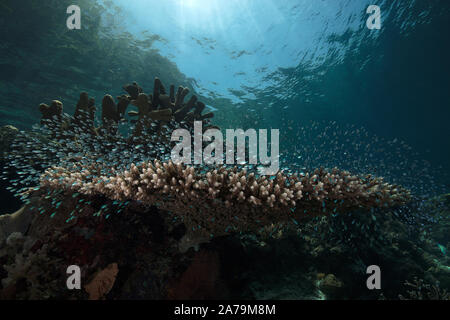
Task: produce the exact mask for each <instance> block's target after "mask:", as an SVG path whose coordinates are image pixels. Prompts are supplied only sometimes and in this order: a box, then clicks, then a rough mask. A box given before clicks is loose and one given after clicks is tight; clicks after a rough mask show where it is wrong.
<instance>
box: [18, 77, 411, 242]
mask: <svg viewBox="0 0 450 320" xmlns="http://www.w3.org/2000/svg"><path fill="white" fill-rule="evenodd" d="M124 89H125V90H126V91H127V93H129V95H122V96H120V97H117V99H118V104H116V103H115V102H114V99H113V97H112V96H110V95H105V97H104V98H103V101H102V125H101V126H100V127H95V126H94V116H93V114H94V111H95V106H94V101H93V99H92V98H89V96H88V94H87V93H81V95H80V100H79V102H78V104H77V107H76V111H75V115H74V117H73V118H70V117H69V118H67V117H66V119H61V117H59V118H58V117H53V118H52V120H51V121H52V123H58V122H59V123H64V124H65V125H64V126H62V125H61V126H58V125H54V126H50V129H51V131H52V137H55V136H56V137H58V140H57V142H55V146H54V147H52V148H47V152H49V153H53V154H54V155H55V158H57V161H53V160H52V162H51V163H49V164H50V165H42V167H43V168H44V170H45V173H44V174H43V175H42V176H40V179H39V183H40V188H41V189H50V190H65V191H67V192H68V193H81V194H84V195H88V196H102V197H107V198H109V199H111V200H113V201H123V202H127V201H129V200H134V201H140V202H142V203H144V204H147V205H156V206H158V207H159V208H160V209H163V210H167V211H169V212H171V213H174V214H176V215H177V216H178V217H181V220H182V221H183V222H184V224H185V225H186V227H187V229H188V233H189V234H195V235H192V238H198V237H200V238H203V239H204V238H208V237H211V236H212V235H214V236H217V235H224V234H229V233H232V232H248V231H249V232H259V231H262V230H263V229H264V227H266V226H269V225H272V224H279V223H284V222H287V221H291V220H294V221H295V222H297V221H298V220H300V219H302V218H304V217H310V216H315V215H326V214H331V213H337V212H346V211H350V210H354V209H357V208H367V209H370V208H377V207H390V206H397V205H402V204H404V203H405V202H407V201H408V200H409V197H410V194H409V191H408V190H405V189H403V188H402V187H400V186H396V185H390V184H388V183H385V182H384V181H383V179H382V178H377V177H372V176H371V175H367V176H356V175H352V174H350V173H349V172H347V171H342V170H339V169H337V168H334V169H332V170H327V169H323V168H321V169H316V170H315V171H312V172H310V173H305V174H285V173H282V172H279V173H278V174H277V175H276V176H274V177H270V178H269V177H265V176H258V175H256V174H255V173H254V172H249V171H247V170H246V169H245V168H243V167H242V166H241V167H234V168H231V167H227V166H219V167H217V168H216V169H212V170H209V171H207V169H206V168H205V167H198V166H192V167H191V166H185V165H181V164H174V163H172V162H171V161H170V160H169V156H170V151H171V142H170V136H171V133H172V130H174V129H178V128H186V129H191V130H192V129H193V125H194V121H201V122H202V128H203V130H204V131H206V130H207V129H208V128H210V127H211V124H210V122H209V121H210V120H209V119H210V118H211V117H212V116H213V114H211V113H206V114H202V113H203V111H204V109H205V104H203V103H202V102H200V101H198V99H197V97H196V96H194V95H193V96H191V97H190V98H189V99H187V102H184V100H185V98H186V97H187V95H188V94H189V89H187V88H184V87H181V86H180V87H179V88H178V90H177V91H176V92H175V87H174V86H171V87H170V90H169V93H168V94H167V92H166V89H165V87H164V86H163V84H162V83H161V81H160V80H159V79H158V78H156V79H155V82H154V88H153V92H152V94H146V93H144V92H143V90H142V88H141V87H140V86H139V85H138V84H137V83H133V84H132V85H127V86H124ZM130 103H131V104H132V105H134V106H136V107H137V108H138V112H134V111H132V112H131V113H130V114H131V116H137V117H138V120H136V121H135V123H136V125H135V126H134V127H133V128H131V130H130V131H131V133H130V135H129V136H128V137H126V136H122V134H121V133H120V130H118V124H119V121H120V120H121V119H122V117H123V115H124V114H125V112H126V108H127V106H128V104H130ZM44 109H45V108H44ZM61 109H62V105H60V104H58V114H60V113H61ZM43 116H44V118H46V114H43ZM55 128H57V129H58V130H57V131H55ZM53 140H55V139H53ZM27 146H28V144H27ZM32 152H35V151H34V150H33V151H32ZM22 154H23V153H22ZM17 155H20V153H17ZM30 171H31V170H30ZM24 172H26V171H24Z"/></svg>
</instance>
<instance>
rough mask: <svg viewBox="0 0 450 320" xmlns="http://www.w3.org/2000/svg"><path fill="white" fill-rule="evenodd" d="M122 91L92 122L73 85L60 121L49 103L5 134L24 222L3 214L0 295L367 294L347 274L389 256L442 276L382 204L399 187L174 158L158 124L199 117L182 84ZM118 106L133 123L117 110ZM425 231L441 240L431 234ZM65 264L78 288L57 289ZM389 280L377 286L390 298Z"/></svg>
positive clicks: (432, 254) (399, 200)
mask: <svg viewBox="0 0 450 320" xmlns="http://www.w3.org/2000/svg"><path fill="white" fill-rule="evenodd" d="M124 89H125V91H126V92H127V94H123V95H121V96H118V97H116V99H117V102H116V101H115V100H114V98H113V97H112V96H111V95H105V96H104V98H103V100H102V110H101V124H100V125H96V123H95V117H94V112H95V101H94V100H93V99H92V98H90V97H89V95H88V94H87V93H82V94H81V95H80V99H79V102H78V104H77V107H76V111H75V115H74V116H73V117H71V116H68V115H67V114H64V113H63V112H62V104H58V108H56V107H53V109H54V110H57V113H56V114H54V112H53V113H52V114H51V113H50V109H51V108H50V107H48V110H47V108H43V109H45V110H46V112H48V114H44V113H45V112H44V113H43V119H42V124H43V126H42V127H40V128H39V132H38V133H32V134H29V133H26V132H18V133H16V134H15V136H16V138H15V142H13V143H12V144H10V145H11V150H9V151H8V155H7V158H8V159H9V166H8V167H7V168H8V169H9V170H15V171H16V172H17V174H18V175H19V178H17V179H14V180H13V181H12V182H13V183H14V184H13V186H14V187H13V188H12V189H13V190H14V191H15V192H16V193H17V194H18V195H20V196H21V197H22V199H23V200H24V202H25V207H24V208H23V209H22V211H21V214H20V216H22V215H23V217H24V218H25V217H31V219H32V221H31V223H30V222H29V220H26V219H25V220H24V223H21V224H20V225H17V224H16V225H15V224H14V223H12V222H11V221H12V220H11V219H10V217H9V216H8V218H5V219H4V221H8V223H7V225H8V228H3V230H6V232H4V236H3V237H2V239H0V241H3V245H2V246H1V248H2V250H1V251H0V262H1V267H0V279H2V284H1V287H0V292H1V294H2V297H3V298H9V299H12V298H22V299H33V298H55V297H57V298H67V299H161V298H171V299H180V298H193V299H208V298H227V297H235V298H236V297H247V298H248V297H254V298H278V299H283V298H312V299H321V298H324V297H325V298H354V297H355V296H352V295H354V294H355V292H357V293H358V294H360V295H361V296H363V297H364V298H372V297H368V296H364V294H361V292H363V291H362V289H361V288H360V287H358V286H356V285H353V283H354V279H352V277H354V274H355V273H356V274H357V275H358V276H357V278H358V279H357V280H358V281H359V280H361V281H360V282H361V283H363V284H364V283H365V281H364V276H365V274H364V270H363V269H362V267H361V266H364V265H367V264H372V263H373V260H374V259H380V261H381V262H382V263H385V264H386V265H390V264H392V263H393V261H397V260H398V259H399V257H402V259H403V260H404V261H407V264H406V266H405V267H404V269H401V270H395V272H393V274H395V275H396V276H397V277H398V275H399V274H404V275H408V277H409V278H410V279H411V278H412V275H420V276H424V274H425V273H426V275H427V278H426V279H427V281H430V280H433V279H434V278H439V279H442V283H443V285H444V287H445V286H447V282H446V281H447V280H446V279H447V278H446V277H447V276H446V274H445V273H444V272H445V264H446V263H447V262H446V261H447V260H445V259H444V258H442V256H439V257H440V258H441V260H440V261H441V263H436V262H435V261H436V260H437V259H436V256H438V255H442V253H441V251H440V250H439V248H440V247H438V246H436V244H435V243H432V242H431V240H420V241H424V242H421V243H420V245H418V244H415V243H413V242H411V240H410V239H408V238H407V234H408V228H407V227H405V225H404V224H403V223H402V222H401V221H400V220H399V219H395V217H393V216H392V214H389V213H386V214H385V212H386V211H388V212H397V211H399V210H404V206H405V205H406V204H408V203H409V201H410V200H411V198H412V196H411V194H410V192H409V191H408V190H406V189H404V188H402V187H401V186H399V185H395V184H389V183H387V182H385V181H384V180H383V179H382V178H380V177H374V176H372V175H354V174H351V173H350V172H348V171H345V170H339V169H338V168H334V169H325V168H318V169H316V170H312V171H310V172H304V173H298V174H296V173H287V172H279V173H278V174H277V175H275V176H272V177H267V176H259V175H258V174H257V173H256V170H255V171H253V170H252V169H251V168H248V169H247V168H245V167H244V166H236V167H228V166H221V167H218V168H215V169H210V168H205V167H200V166H195V165H194V166H186V165H182V164H175V163H173V162H171V161H170V160H169V155H170V151H171V143H170V134H171V130H173V129H175V128H187V129H192V127H193V123H194V121H202V124H203V129H204V130H207V129H208V127H211V126H212V125H211V123H210V119H211V118H212V114H211V113H206V114H203V111H204V109H205V105H204V104H203V103H201V102H199V101H198V100H197V98H196V97H195V96H191V97H187V96H188V94H189V90H188V89H187V88H183V87H179V88H178V90H175V87H174V86H171V87H170V89H169V90H168V92H167V91H166V89H165V88H164V86H163V85H162V83H161V81H160V80H159V79H158V78H156V79H155V83H154V88H153V91H152V93H151V94H146V93H144V90H143V89H142V88H141V87H140V86H139V85H138V84H137V83H133V84H131V85H127V86H125V87H124ZM185 99H186V100H187V102H185ZM130 105H132V106H136V107H137V108H138V112H134V111H130V112H131V117H132V118H134V117H137V119H136V120H131V121H130V120H127V119H128V117H130V115H128V116H127V115H126V110H127V108H128V107H129V106H130ZM55 106H56V105H55ZM60 111H61V112H60ZM126 121H128V124H129V125H127V126H126V127H127V128H126V129H128V131H127V133H128V135H127V134H126V133H125V134H124V133H123V130H122V131H121V130H120V129H121V128H120V126H121V125H123V124H125V122H126ZM122 129H123V128H122ZM23 182H26V183H25V185H22V186H21V183H23ZM402 212H403V211H402ZM405 212H406V211H405ZM408 221H409V220H408ZM5 226H6V224H5ZM17 231H19V232H20V234H18V233H17ZM20 235H22V236H20ZM118 235H120V236H118ZM426 241H429V242H426ZM439 241H440V243H441V244H442V246H443V247H444V248H445V247H448V241H447V240H446V238H445V234H444V233H443V234H442V237H441V239H440V240H439ZM25 243H26V245H25ZM386 244H387V247H386ZM377 250H380V252H381V250H384V251H383V256H382V257H381V256H379V255H378V253H377V252H376V251H377ZM408 250H409V251H408ZM240 257H241V258H240ZM416 261H418V262H417V264H416ZM252 263H254V264H252ZM72 264H76V265H79V266H80V267H81V269H82V270H83V271H82V278H83V288H84V289H85V290H79V291H68V290H67V289H66V288H65V285H64V279H63V275H64V270H65V268H66V267H67V266H68V265H72ZM255 264H257V265H255ZM289 265H290V266H291V267H289ZM274 268H275V269H278V268H280V270H283V274H284V275H283V276H282V279H281V278H280V277H279V276H277V272H275V271H280V270H274ZM292 268H293V269H292ZM248 270H252V272H249V271H248ZM349 270H351V272H349ZM424 270H425V271H424ZM36 274H39V275H40V276H39V277H36V276H35V275H36ZM318 274H321V275H320V277H318ZM255 277H256V278H255ZM318 278H319V280H318ZM360 278H361V279H360ZM258 279H265V281H267V283H261V282H260V280H258ZM391 280H392V279H391ZM268 283H271V284H272V285H273V287H272V288H271V289H270V290H268V289H267V284H268ZM277 283H278V284H277ZM277 286H280V287H277ZM281 286H282V287H281ZM397 289H398V287H397V286H392V287H390V288H389V289H388V290H386V295H387V296H388V297H390V298H392V297H393V296H395V297H398V292H400V291H398V290H397ZM396 290H397V291H396ZM394 292H395V293H397V294H396V295H395V294H394Z"/></svg>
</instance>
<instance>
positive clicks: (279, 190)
mask: <svg viewBox="0 0 450 320" xmlns="http://www.w3.org/2000/svg"><path fill="white" fill-rule="evenodd" d="M102 169H103V168H102V166H95V165H92V166H89V167H85V168H82V169H81V170H80V169H79V166H73V167H72V168H63V167H54V168H51V169H48V170H46V171H45V173H44V175H43V176H42V178H41V186H42V187H44V188H51V189H62V190H67V191H70V192H79V193H82V194H86V195H103V196H106V197H108V198H110V199H113V200H120V201H126V200H130V199H131V200H135V201H141V202H143V203H146V204H149V205H154V204H156V205H158V206H159V207H160V208H161V209H164V210H168V211H171V212H174V213H175V214H177V215H179V216H181V218H182V220H183V222H184V223H185V224H186V226H187V228H188V230H189V231H190V232H194V233H197V234H201V235H204V236H211V235H215V236H217V235H224V234H228V233H231V232H246V231H252V232H258V231H259V230H260V229H261V228H262V227H264V226H266V225H270V224H271V223H274V222H283V221H289V220H291V219H302V218H304V217H308V216H315V215H320V214H329V213H336V212H345V211H349V210H353V209H356V208H374V207H388V206H397V205H402V204H404V203H405V202H406V201H408V199H409V197H410V194H409V191H407V190H405V189H403V188H401V187H399V186H395V185H390V184H387V183H385V182H384V181H383V179H381V178H374V177H372V176H371V175H368V176H366V177H358V176H353V175H351V174H350V173H349V172H347V171H340V170H338V169H336V168H335V169H333V170H331V171H327V170H325V169H317V170H316V171H314V172H313V173H312V174H309V173H307V174H305V175H295V174H294V175H290V176H286V175H284V174H283V173H281V172H279V173H278V174H277V175H276V177H275V178H274V179H273V180H272V179H270V178H268V177H266V176H260V177H257V176H256V175H255V174H254V173H250V174H248V173H247V171H246V170H245V169H244V170H241V171H238V170H237V168H233V169H227V168H225V167H221V168H219V169H216V170H212V171H209V172H207V173H202V172H201V171H200V170H196V169H195V168H194V167H190V166H185V165H182V164H174V163H173V162H172V161H168V162H166V163H162V162H160V161H158V160H155V161H153V162H143V163H141V164H140V165H138V166H136V165H134V164H132V165H131V168H130V169H129V170H125V171H123V172H119V173H115V170H114V169H112V170H111V172H110V175H102V174H101V172H102Z"/></svg>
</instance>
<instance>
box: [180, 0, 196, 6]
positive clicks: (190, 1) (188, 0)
mask: <svg viewBox="0 0 450 320" xmlns="http://www.w3.org/2000/svg"><path fill="white" fill-rule="evenodd" d="M180 4H181V5H182V6H184V7H190V8H194V7H198V6H199V5H200V4H201V1H200V0H180Z"/></svg>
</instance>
